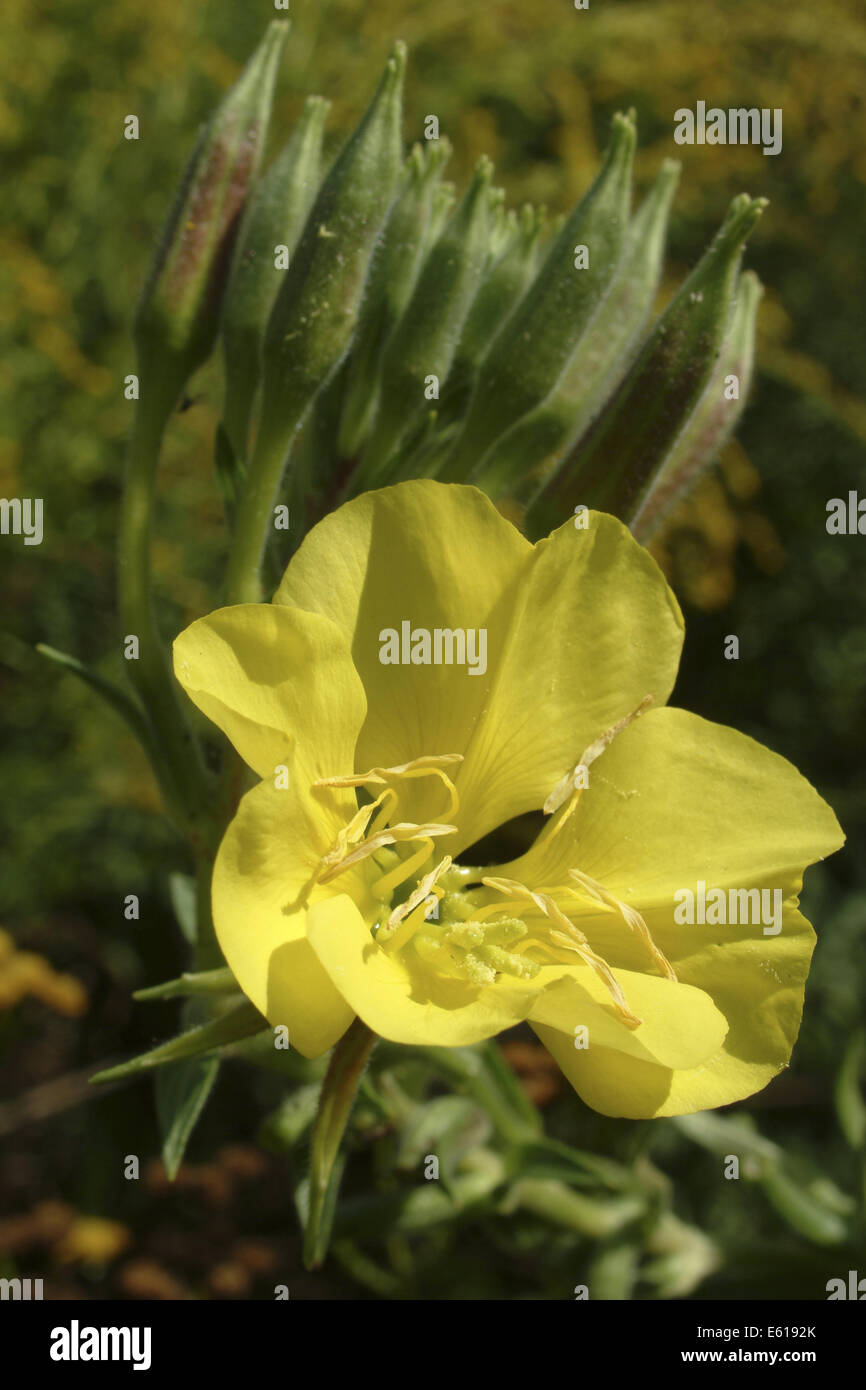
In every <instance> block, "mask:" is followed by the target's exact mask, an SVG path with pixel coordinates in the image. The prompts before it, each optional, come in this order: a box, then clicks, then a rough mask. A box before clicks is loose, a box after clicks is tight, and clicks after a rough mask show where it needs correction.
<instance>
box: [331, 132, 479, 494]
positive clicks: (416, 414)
mask: <svg viewBox="0 0 866 1390" xmlns="http://www.w3.org/2000/svg"><path fill="white" fill-rule="evenodd" d="M492 174H493V165H492V164H491V163H490V160H489V159H486V158H484V157H482V158H481V159H480V160H479V161H478V165H477V167H476V170H475V176H474V178H473V180H472V183H471V184H470V186H469V188H468V189H467V191H466V193H465V194H464V196H463V198H462V199H461V200H460V202H459V203H458V204H457V207H456V208H455V209H454V212H453V213H452V215H451V217H450V218H449V220H448V223H447V224H446V226H445V229H444V231H443V232H442V235H441V236H440V237H439V240H438V241H437V242H436V244H435V246H434V247H433V248H432V250H431V251H430V254H429V255H428V257H427V259H426V261H425V262H424V266H423V268H422V270H421V274H420V276H419V278H418V283H417V285H416V286H415V290H414V293H413V294H412V297H411V299H410V300H409V303H408V304H407V306H406V309H405V311H404V313H403V316H402V318H401V319H400V322H399V323H398V324H397V326H396V328H395V329H394V332H393V333H392V334H391V337H390V338H389V340H388V342H387V343H386V345H385V348H384V352H383V361H382V380H381V389H380V393H379V405H378V410H377V413H376V419H375V422H374V426H373V433H372V437H371V439H370V441H369V443H368V445H367V447H366V449H365V451H364V458H363V462H362V464H361V468H360V471H359V474H358V479H357V483H356V484H355V487H356V490H358V488H367V487H375V486H378V485H379V484H380V483H381V482H382V481H384V480H385V479H386V478H387V476H388V464H389V462H390V460H391V459H392V457H393V455H394V453H395V451H396V449H397V447H398V446H399V444H400V441H401V440H402V439H403V438H404V436H405V435H406V434H407V433H408V431H409V429H410V428H411V427H412V425H413V424H415V423H417V421H418V420H419V419H420V418H421V416H423V414H424V413H425V411H427V410H429V409H430V408H431V406H430V399H436V397H432V398H431V397H428V396H427V394H426V389H427V388H426V383H428V382H430V381H431V378H435V381H436V383H437V384H436V388H435V389H436V391H437V393H438V384H439V383H441V382H443V381H444V379H445V377H446V376H447V374H448V370H449V368H450V366H451V362H452V360H453V357H454V352H455V350H456V347H457V343H458V341H459V338H460V332H461V329H462V327H463V324H464V322H465V319H466V315H467V313H468V312H469V306H470V305H471V303H472V300H473V298H474V297H475V293H476V290H477V288H478V285H479V282H480V280H481V273H482V271H483V269H484V262H485V258H486V255H487V246H488V238H489V232H490V215H491V207H490V198H489V188H490V179H491V177H492Z"/></svg>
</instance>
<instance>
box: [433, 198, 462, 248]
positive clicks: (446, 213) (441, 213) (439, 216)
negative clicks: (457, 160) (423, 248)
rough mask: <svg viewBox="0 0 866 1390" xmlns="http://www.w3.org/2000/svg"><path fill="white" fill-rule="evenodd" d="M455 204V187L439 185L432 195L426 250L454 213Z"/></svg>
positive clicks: (438, 236) (435, 240)
mask: <svg viewBox="0 0 866 1390" xmlns="http://www.w3.org/2000/svg"><path fill="white" fill-rule="evenodd" d="M456 202H457V187H456V185H455V184H453V183H440V184H439V186H438V188H437V189H436V191H435V193H434V194H433V208H432V211H431V213H430V230H429V232H428V233H427V249H428V250H429V248H430V247H431V246H434V245H435V243H436V242H437V241H438V240H439V238H440V236H441V235H442V232H443V231H444V229H445V223H446V222H447V221H448V218H449V217H450V216H451V213H452V212H453V211H454V204H455V203H456Z"/></svg>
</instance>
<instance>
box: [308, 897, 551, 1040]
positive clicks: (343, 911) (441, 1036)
mask: <svg viewBox="0 0 866 1390" xmlns="http://www.w3.org/2000/svg"><path fill="white" fill-rule="evenodd" d="M307 931H308V937H309V941H310V944H311V945H312V947H313V950H314V951H315V952H316V954H317V956H318V958H319V960H320V961H321V963H322V965H323V967H324V969H325V970H326V971H327V973H328V975H329V976H330V978H331V980H332V981H333V984H334V985H335V987H336V988H337V989H338V990H339V991H340V993H341V994H342V995H343V996H344V998H345V999H346V1000H347V1001H348V1003H349V1004H351V1006H352V1008H353V1009H354V1010H355V1012H356V1013H357V1014H358V1016H359V1018H362V1019H363V1020H364V1022H365V1023H366V1024H367V1026H368V1027H369V1028H372V1029H373V1031H374V1033H378V1034H379V1035H380V1036H381V1037H383V1038H390V1040H391V1041H392V1042H398V1043H408V1044H412V1045H415V1046H421V1045H425V1044H426V1045H429V1046H432V1047H461V1046H464V1045H466V1044H468V1043H474V1042H481V1041H482V1040H483V1039H484V1038H491V1037H494V1036H495V1034H497V1033H500V1032H502V1030H503V1029H505V1028H511V1027H513V1026H514V1024H516V1023H520V1022H521V1020H522V1019H524V1018H525V1017H526V1016H527V1013H528V1012H529V1009H530V1007H531V1004H532V1000H533V998H534V997H535V993H536V991H535V989H534V988H532V987H530V986H528V985H527V984H526V983H524V982H521V981H518V980H510V979H509V980H508V981H506V980H504V979H500V980H499V981H497V983H496V984H495V985H490V986H487V987H485V988H480V989H479V988H478V987H477V986H474V985H471V984H469V983H464V982H463V981H462V980H452V979H444V978H440V977H438V976H436V975H435V974H434V973H433V972H432V971H427V970H424V969H423V968H420V967H417V968H414V969H412V970H411V973H410V969H409V968H408V967H407V966H406V964H405V962H404V958H403V957H401V956H392V955H389V954H388V952H387V951H385V950H383V949H382V947H381V946H378V945H377V944H376V942H375V941H374V940H373V938H372V937H371V935H370V931H369V928H368V927H367V925H366V924H365V922H364V920H363V918H362V916H361V914H360V913H359V912H358V910H357V908H355V907H354V905H353V904H352V903H351V902H350V900H349V899H348V898H344V899H334V898H332V899H331V900H330V901H328V902H319V903H316V904H315V906H313V907H311V908H310V912H309V914H308V926H307Z"/></svg>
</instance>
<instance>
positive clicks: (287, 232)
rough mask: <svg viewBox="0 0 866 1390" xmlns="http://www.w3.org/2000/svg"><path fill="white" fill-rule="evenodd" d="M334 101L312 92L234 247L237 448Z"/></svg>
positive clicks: (229, 378)
mask: <svg viewBox="0 0 866 1390" xmlns="http://www.w3.org/2000/svg"><path fill="white" fill-rule="evenodd" d="M330 105H331V103H330V102H329V101H325V100H323V98H322V97H308V98H307V101H306V102H305V104H304V109H303V111H302V112H301V116H300V119H299V121H298V124H297V125H296V127H295V129H294V131H293V132H292V135H291V138H290V139H289V140H288V141H287V143H286V144H285V145H284V147H283V149H282V151H281V152H280V154H278V155H277V158H276V159H275V160H274V162H273V163H272V164H271V166H270V168H269V169H268V170H267V172H266V173H265V174H264V175H263V177H262V178H261V179H260V181H259V183H258V184H257V186H256V187H255V189H254V190H253V192H252V194H251V196H250V200H249V207H248V208H247V212H246V215H245V218H244V223H243V226H242V227H241V231H240V235H239V237H238V244H237V248H236V250H235V255H234V262H233V265H232V271H231V277H230V279H229V286H228V290H227V291H226V296H225V302H224V305H223V313H222V322H221V333H222V340H223V358H224V362H225V381H226V398H225V406H224V409H223V422H224V425H225V428H226V431H227V433H228V436H229V439H230V441H231V444H232V447H233V448H234V450H235V452H236V453H237V454H238V455H239V456H240V457H241V458H243V457H244V455H245V454H246V444H247V433H248V429H249V419H250V411H251V409H252V403H253V398H254V396H255V391H256V387H257V385H258V381H259V373H260V369H261V368H260V350H261V340H262V337H263V335H264V331H265V325H266V324H267V321H268V316H269V314H270V312H271V308H272V307H273V303H274V300H275V299H276V296H277V291H278V290H279V287H280V279H281V275H282V273H283V272H282V271H280V270H278V269H277V268H276V266H275V256H276V252H277V248H278V247H279V248H285V252H284V254H286V255H287V256H288V257H289V258H291V255H292V253H293V252H294V250H295V247H296V245H297V243H298V238H299V237H300V235H301V231H302V229H303V226H304V223H305V221H306V219H307V214H308V212H309V211H310V208H311V206H312V203H313V199H314V198H315V196H316V193H317V191H318V187H319V182H320V180H321V162H322V132H323V128H324V124H325V117H326V116H327V113H328V110H329V109H330Z"/></svg>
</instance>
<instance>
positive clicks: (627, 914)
mask: <svg viewBox="0 0 866 1390" xmlns="http://www.w3.org/2000/svg"><path fill="white" fill-rule="evenodd" d="M648 703H649V697H648V698H647V700H644V701H643V702H642V703H641V705H639V706H638V708H637V710H635V711H634V713H632V714H631V715H629V716H627V717H626V718H625V719H622V720H620V721H619V723H618V724H616V725H614V726H613V727H612V728H611V729H609V730H607V731H606V732H605V733H604V734H602V735H601V737H600V738H598V739H596V740H595V741H594V742H593V743H592V744H590V746H589V748H587V749H586V751H585V752H584V754H583V756H582V758H581V760H580V762H579V763H578V765H577V767H576V768H575V770H574V772H572V773H569V774H568V775H567V776H566V777H564V778H563V779H562V780H561V781H560V782H559V783H558V784H557V786H556V787H555V788H554V790H553V791H552V792H551V794H550V796H549V797H548V798H547V801H546V802H545V806H544V810H545V812H546V813H547V814H548V815H550V816H551V822H550V824H549V825H547V826H545V829H544V831H543V832H542V834H543V835H549V836H551V837H553V836H555V835H557V834H558V833H559V831H560V830H561V829H562V826H563V825H564V823H565V822H566V821H567V820H568V819H569V817H570V816H571V815H572V813H573V812H574V809H575V806H576V804H577V800H578V799H579V797H580V796H581V794H582V790H583V788H584V787H585V786H586V780H585V779H584V778H582V777H580V776H578V773H579V772H580V771H581V769H582V770H584V771H585V770H586V768H587V767H588V766H589V764H590V763H591V762H593V761H594V760H595V759H596V758H597V757H599V756H600V754H601V753H602V752H603V751H604V749H605V748H606V747H607V745H608V744H609V743H610V742H611V740H612V739H613V738H615V737H616V735H617V734H618V733H619V732H620V731H621V730H622V729H624V728H625V727H626V726H627V725H628V724H630V723H631V721H632V720H633V719H635V718H637V717H638V716H639V715H640V714H642V713H643V712H644V709H645V708H646V706H647V704H648ZM462 760H463V759H462V755H461V754H459V753H445V754H439V755H433V756H425V757H421V758H415V759H414V760H413V761H411V762H408V763H403V764H401V765H400V766H399V767H375V768H372V769H371V770H370V771H369V772H365V773H358V774H354V775H352V776H348V777H327V778H323V779H321V780H320V781H317V782H316V783H315V784H314V785H315V786H317V787H344V788H364V789H365V790H366V789H370V790H371V791H374V790H376V789H377V788H380V787H381V788H382V790H381V791H378V794H377V795H375V797H373V799H372V800H371V801H369V802H368V803H367V804H366V805H364V806H361V807H360V808H359V809H358V811H357V812H356V813H355V815H354V816H352V818H351V820H349V822H348V823H347V825H345V826H344V827H343V829H342V830H341V831H340V832H339V834H338V836H337V839H336V841H335V843H334V845H333V847H332V848H331V849H330V850H329V851H328V852H327V854H325V855H324V856H323V857H322V860H321V863H320V865H319V871H318V875H317V877H318V881H319V882H320V883H328V882H331V881H332V880H333V879H335V878H336V877H337V876H338V875H339V874H341V873H343V872H344V871H345V870H346V869H348V868H350V867H351V866H353V865H358V864H361V863H362V862H364V861H367V862H368V864H369V866H370V870H371V882H370V889H371V892H372V894H373V897H374V898H376V899H377V900H378V901H379V902H380V903H381V907H380V909H379V912H378V914H377V916H376V920H375V921H374V922H373V923H372V925H371V931H372V935H373V937H374V939H375V941H376V942H377V944H378V945H379V946H381V948H382V949H383V950H385V951H387V952H388V953H389V954H394V953H397V952H400V953H402V954H403V958H404V959H405V960H406V962H407V964H408V963H409V962H410V960H411V961H414V962H416V963H420V964H422V965H423V966H425V967H426V968H428V969H433V970H434V971H436V973H437V974H440V975H444V976H448V977H450V978H454V979H460V980H465V981H467V982H469V983H471V984H474V985H478V986H486V985H495V984H496V982H497V980H498V979H499V978H500V977H501V976H503V975H508V976H511V977H512V978H514V979H521V980H533V979H535V978H536V977H537V976H538V975H539V973H540V971H541V969H542V966H544V965H545V964H546V965H550V964H551V962H554V963H558V964H566V965H575V964H577V963H578V962H580V963H582V964H583V965H587V966H589V968H590V969H591V970H592V971H593V972H594V973H595V974H596V975H597V976H598V977H599V979H601V980H602V982H603V983H604V985H605V988H606V989H607V991H608V993H609V995H610V999H611V1002H612V1004H613V1005H614V1007H615V1009H616V1011H617V1013H618V1015H619V1017H620V1018H621V1020H622V1021H623V1022H624V1023H625V1024H626V1025H627V1026H628V1027H632V1028H634V1027H637V1026H638V1025H639V1024H640V1022H641V1020H640V1019H639V1018H638V1017H637V1015H636V1014H634V1013H633V1012H632V1010H631V1009H630V1008H629V1005H628V1002H627V1000H626V998H625V996H624V994H623V991H622V988H621V986H620V985H619V983H618V981H617V979H616V977H615V976H614V974H613V972H612V970H611V968H610V966H609V965H608V963H607V961H605V960H604V959H603V957H602V956H600V955H598V954H597V953H596V951H594V950H593V948H592V946H591V945H590V943H589V941H588V939H587V937H586V936H585V935H584V933H583V932H582V931H581V930H580V928H579V927H578V926H577V925H576V924H575V922H574V921H573V920H572V918H571V916H570V915H569V913H570V912H573V910H574V909H573V906H572V902H573V900H575V899H577V900H578V901H580V900H583V902H584V904H585V903H586V899H587V898H589V899H590V900H591V901H592V902H593V903H594V904H595V905H597V906H599V905H600V906H601V907H602V908H607V909H608V910H611V911H613V912H616V913H617V914H618V915H619V916H620V917H621V918H622V920H623V921H624V923H625V924H626V926H627V927H628V928H629V930H630V931H631V932H632V933H633V934H634V935H636V936H637V937H638V938H639V939H640V940H641V941H642V942H643V944H644V946H645V947H646V950H647V953H648V954H649V956H650V958H651V960H652V962H653V964H654V965H655V967H656V968H657V969H658V970H659V971H660V973H661V974H663V975H665V976H666V977H667V978H668V979H671V980H675V979H676V975H675V974H674V971H673V968H672V967H671V965H670V963H669V962H668V961H667V959H666V958H665V956H664V955H663V954H662V952H661V951H660V950H659V949H658V947H657V946H656V944H655V942H654V941H653V939H652V936H651V935H650V932H649V929H648V927H647V925H646V923H645V921H644V919H643V917H642V916H641V915H640V913H639V912H637V911H636V910H635V909H634V908H633V907H630V906H629V904H628V903H625V902H622V901H621V900H620V899H619V898H617V897H616V896H615V895H614V894H613V893H611V892H610V891H609V890H608V889H606V888H605V887H604V885H603V884H600V883H597V882H596V881H595V880H594V879H592V878H590V877H589V875H587V874H585V873H582V872H581V871H580V870H579V869H576V868H570V869H569V870H568V878H567V881H566V882H564V883H561V884H557V885H556V886H555V887H552V888H529V887H527V886H526V885H525V884H523V883H518V882H517V881H516V880H514V879H507V878H499V877H496V876H495V874H489V873H487V872H485V871H484V870H481V869H473V868H469V867H466V866H464V865H460V864H454V863H453V862H452V859H451V856H450V855H447V854H446V855H445V856H443V857H442V858H441V859H439V861H438V862H436V863H433V859H434V852H435V841H436V839H437V838H439V837H441V836H445V835H453V834H455V833H456V831H457V826H456V825H455V824H453V820H454V818H455V817H456V816H457V813H458V811H459V809H460V797H459V794H458V791H457V788H456V786H455V785H454V782H453V781H452V779H451V777H450V776H449V775H448V772H447V771H446V768H449V767H451V766H452V765H453V764H455V763H459V762H462ZM429 777H435V778H437V779H438V780H439V781H440V782H441V783H442V786H443V788H444V790H445V793H446V795H447V805H446V807H445V808H444V810H443V812H442V815H443V819H442V821H429V822H424V823H416V822H413V821H408V820H400V819H396V818H395V817H396V816H397V815H398V813H399V809H400V800H401V798H400V788H401V786H402V785H403V784H405V783H406V782H407V781H410V780H414V779H417V778H429ZM431 865H432V867H431ZM491 893H492V894H494V895H495V899H498V900H494V901H491V900H490V895H491ZM596 910H597V908H596Z"/></svg>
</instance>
